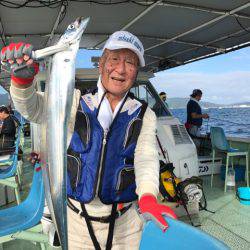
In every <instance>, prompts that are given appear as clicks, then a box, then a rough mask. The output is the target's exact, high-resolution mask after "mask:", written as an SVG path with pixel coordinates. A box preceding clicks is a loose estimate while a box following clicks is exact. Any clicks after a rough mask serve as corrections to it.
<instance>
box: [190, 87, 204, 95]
mask: <svg viewBox="0 0 250 250" xmlns="http://www.w3.org/2000/svg"><path fill="white" fill-rule="evenodd" d="M197 95H199V96H201V95H202V91H201V90H200V89H194V90H193V93H192V94H191V95H190V96H192V97H195V96H197Z"/></svg>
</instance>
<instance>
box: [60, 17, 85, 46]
mask: <svg viewBox="0 0 250 250" xmlns="http://www.w3.org/2000/svg"><path fill="white" fill-rule="evenodd" d="M89 19H90V18H89V17H88V18H83V17H78V18H77V19H76V20H75V21H74V22H73V23H71V24H70V25H69V26H68V28H67V29H66V31H65V32H64V34H63V35H62V37H61V38H60V41H59V43H74V42H76V41H78V40H80V39H81V37H82V33H83V32H84V30H85V29H86V27H87V24H88V22H89Z"/></svg>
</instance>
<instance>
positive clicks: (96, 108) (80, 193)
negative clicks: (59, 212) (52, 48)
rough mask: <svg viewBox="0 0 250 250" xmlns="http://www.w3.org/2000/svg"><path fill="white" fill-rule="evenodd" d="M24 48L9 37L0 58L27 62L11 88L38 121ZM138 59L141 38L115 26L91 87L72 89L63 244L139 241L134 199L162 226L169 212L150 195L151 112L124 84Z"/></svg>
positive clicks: (154, 168) (123, 245)
mask: <svg viewBox="0 0 250 250" xmlns="http://www.w3.org/2000/svg"><path fill="white" fill-rule="evenodd" d="M31 53H32V47H31V45H29V44H22V43H19V44H14V45H13V44H11V45H10V46H8V47H4V48H3V49H2V51H1V60H2V61H3V62H4V63H5V64H6V63H7V64H12V66H13V65H15V64H16V67H18V65H23V64H27V67H26V68H24V69H22V70H19V71H17V72H15V73H14V72H12V74H11V88H10V92H11V95H12V99H13V102H14V104H15V108H16V109H18V110H19V111H20V113H21V114H22V115H23V116H24V117H25V118H27V119H29V120H31V121H32V122H36V123H41V122H42V120H43V105H44V103H43V101H44V99H43V95H41V93H37V92H36V90H35V85H34V84H32V81H33V79H34V76H35V75H36V73H37V68H38V67H36V66H35V64H34V63H33V61H32V59H31V58H30V55H31ZM140 66H142V67H143V66H145V61H144V48H143V45H142V43H141V41H140V40H139V39H138V38H137V37H136V36H134V35H133V34H131V33H129V32H127V31H117V32H115V33H113V34H112V35H111V36H110V38H109V39H108V40H107V42H106V44H105V46H104V50H103V54H102V56H101V58H100V62H99V73H100V76H99V79H98V81H97V89H96V90H92V91H91V92H90V93H87V94H84V95H83V96H81V93H80V91H79V90H75V92H74V96H73V105H72V108H71V116H70V117H71V120H70V122H69V127H68V141H67V145H69V147H68V155H69V157H68V171H67V173H68V177H67V178H68V182H67V195H68V206H69V208H68V237H69V249H72V250H73V249H111V247H112V246H113V248H114V249H131V250H132V249H133V250H136V249H139V244H140V239H141V233H142V226H143V222H142V220H141V218H140V217H139V215H138V214H137V212H136V208H137V205H138V208H139V212H140V214H141V216H142V217H144V218H145V219H152V220H154V221H155V222H157V224H158V225H159V226H160V228H161V229H162V230H163V231H165V230H166V229H167V227H168V225H167V222H166V220H165V219H164V217H163V214H167V215H169V216H171V217H173V218H176V215H175V214H174V212H173V211H172V210H171V208H169V207H167V206H165V205H162V204H159V203H158V201H157V195H158V192H159V159H158V152H157V146H156V145H157V144H156V116H155V114H154V112H152V110H151V109H150V108H149V107H148V106H147V104H146V103H145V102H142V101H140V100H137V99H136V98H134V96H133V95H132V94H130V92H129V90H130V88H131V87H132V86H133V84H134V83H135V80H136V76H137V73H138V70H139V67H140ZM12 68H13V67H12ZM89 123H90V125H89V126H87V125H88V124H89ZM90 128H91V129H90ZM126 132H128V135H129V136H126V134H127V133H126ZM102 145H103V146H102ZM103 147H104V149H103V150H102V148H103ZM103 152H105V153H104V154H103ZM86 159H88V160H86ZM100 159H102V162H100ZM127 168H129V169H130V171H127ZM77 169H79V170H80V171H81V172H79V173H78V172H77ZM99 169H102V171H99ZM86 170H87V171H86ZM79 176H81V177H80V178H79ZM97 183H99V185H98V186H97V185H96V184H97ZM79 215H80V216H79ZM107 236H108V237H107ZM107 239H108V240H107ZM110 239H111V240H110ZM113 248H112V249H113Z"/></svg>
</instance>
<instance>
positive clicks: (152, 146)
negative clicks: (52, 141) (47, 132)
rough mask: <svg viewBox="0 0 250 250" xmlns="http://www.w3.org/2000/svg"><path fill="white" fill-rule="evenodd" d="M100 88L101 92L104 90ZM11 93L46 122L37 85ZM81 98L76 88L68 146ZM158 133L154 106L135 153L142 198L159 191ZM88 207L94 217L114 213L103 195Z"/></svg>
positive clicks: (23, 109) (26, 111)
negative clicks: (102, 200) (102, 197)
mask: <svg viewBox="0 0 250 250" xmlns="http://www.w3.org/2000/svg"><path fill="white" fill-rule="evenodd" d="M99 89H100V87H99ZM98 91H99V94H100V91H101V90H98ZM10 93H11V97H12V100H13V102H14V105H15V108H16V109H17V110H18V111H19V112H20V113H21V114H22V116H24V117H25V118H26V119H28V120H30V121H31V122H33V123H42V120H43V117H44V116H43V110H44V109H43V106H44V100H43V98H44V97H43V93H40V92H37V91H36V90H35V87H34V85H32V86H30V87H28V88H26V89H20V88H17V87H15V86H14V85H11V88H10ZM99 96H100V95H99ZM80 98H81V93H80V90H75V91H74V96H73V104H72V108H71V114H70V120H69V126H68V133H67V145H69V143H70V140H71V137H72V134H73V132H74V125H75V115H76V112H77V108H78V105H79V100H80ZM99 99H100V98H98V102H99V101H100V100H99ZM127 101H128V100H127ZM105 106H106V108H107V105H104V109H105ZM102 112H103V111H102ZM155 134H156V116H155V114H154V112H153V111H152V110H151V109H150V108H147V110H146V112H145V114H144V117H143V123H142V128H141V132H140V135H139V137H138V141H137V145H136V149H135V156H134V168H135V177H136V178H135V179H136V187H137V188H136V193H137V195H138V196H139V197H141V196H142V195H143V194H145V193H151V194H153V195H154V196H157V194H158V192H159V159H158V152H157V146H156V136H155ZM86 209H87V211H88V213H89V214H90V215H92V216H96V214H97V212H98V216H106V215H109V214H110V211H111V205H104V204H103V203H101V201H100V199H99V198H95V199H94V200H93V201H92V202H90V203H89V204H86Z"/></svg>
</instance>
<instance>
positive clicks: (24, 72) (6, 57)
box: [1, 42, 39, 85]
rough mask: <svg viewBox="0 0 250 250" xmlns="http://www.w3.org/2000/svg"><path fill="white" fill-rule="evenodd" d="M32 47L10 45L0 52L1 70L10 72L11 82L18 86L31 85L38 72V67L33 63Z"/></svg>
mask: <svg viewBox="0 0 250 250" xmlns="http://www.w3.org/2000/svg"><path fill="white" fill-rule="evenodd" d="M32 50H33V46H32V45H31V44H25V43H22V42H20V43H11V44H10V45H9V46H7V47H3V48H2V50H1V63H2V69H3V70H5V71H8V72H10V74H11V80H12V81H13V82H14V83H16V84H19V85H26V84H30V83H32V81H33V79H34V76H35V75H36V74H37V73H38V71H39V65H38V64H37V63H34V61H33V59H32V58H31V56H32Z"/></svg>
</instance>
